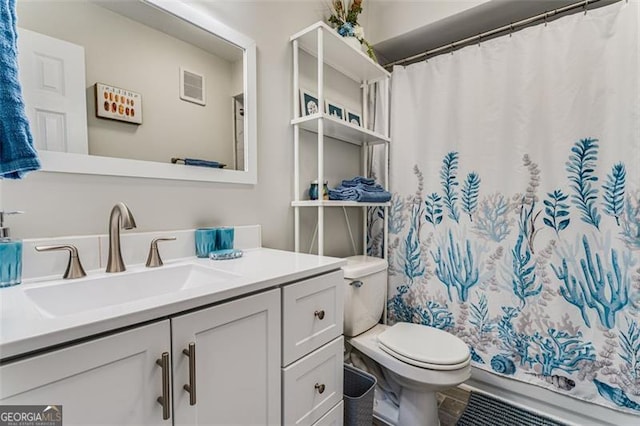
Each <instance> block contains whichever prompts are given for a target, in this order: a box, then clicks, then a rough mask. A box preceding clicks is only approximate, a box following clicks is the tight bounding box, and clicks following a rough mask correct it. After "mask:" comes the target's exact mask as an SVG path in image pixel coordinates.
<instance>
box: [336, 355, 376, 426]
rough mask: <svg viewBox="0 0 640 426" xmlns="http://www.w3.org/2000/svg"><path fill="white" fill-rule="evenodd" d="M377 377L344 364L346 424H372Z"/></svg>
mask: <svg viewBox="0 0 640 426" xmlns="http://www.w3.org/2000/svg"><path fill="white" fill-rule="evenodd" d="M375 387H376V378H375V376H372V375H371V374H369V373H367V372H364V371H362V370H360V369H358V368H355V367H354V366H352V365H349V364H345V365H344V426H371V423H372V420H373V393H374V390H375Z"/></svg>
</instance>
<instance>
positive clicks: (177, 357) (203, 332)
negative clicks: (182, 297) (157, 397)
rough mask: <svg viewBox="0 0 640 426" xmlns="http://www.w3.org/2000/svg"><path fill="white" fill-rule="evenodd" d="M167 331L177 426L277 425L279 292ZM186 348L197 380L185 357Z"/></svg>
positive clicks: (189, 317)
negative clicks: (171, 354)
mask: <svg viewBox="0 0 640 426" xmlns="http://www.w3.org/2000/svg"><path fill="white" fill-rule="evenodd" d="M171 327H172V337H173V338H172V348H173V357H172V358H173V374H174V376H173V377H174V384H173V401H174V407H175V413H174V421H175V424H176V425H186V424H203V425H204V424H206V425H276V424H280V376H279V371H280V369H279V366H280V290H271V291H267V292H264V293H259V294H257V295H254V296H249V297H245V298H242V299H238V300H235V301H232V302H228V303H224V304H221V305H217V306H214V307H211V308H208V309H203V310H200V311H196V312H193V313H190V314H186V315H182V316H179V317H176V318H174V319H172V320H171ZM190 344H193V345H192V348H193V349H192V351H191V353H192V354H193V352H195V374H194V372H193V370H192V369H190V365H189V363H190V358H189V356H188V355H185V353H184V352H183V351H185V350H186V351H187V352H189V345H190ZM192 367H193V365H192ZM190 370H191V371H190ZM190 373H191V374H192V376H193V377H192V378H191V379H192V380H191V382H190ZM194 379H195V382H194ZM185 385H189V386H190V387H191V391H193V388H194V387H195V389H196V395H195V396H196V398H195V401H191V396H192V395H191V394H190V393H189V392H187V391H186V390H185V388H184V386H185ZM192 402H194V403H195V404H194V405H191V403H192Z"/></svg>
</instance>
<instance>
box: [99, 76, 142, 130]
mask: <svg viewBox="0 0 640 426" xmlns="http://www.w3.org/2000/svg"><path fill="white" fill-rule="evenodd" d="M95 96H96V117H98V118H106V119H109V120H116V121H124V122H126V123H131V124H142V95H140V93H136V92H134V91H131V90H128V89H122V88H120V87H115V86H109V85H108V84H103V83H96V84H95Z"/></svg>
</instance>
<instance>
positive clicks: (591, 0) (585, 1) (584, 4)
mask: <svg viewBox="0 0 640 426" xmlns="http://www.w3.org/2000/svg"><path fill="white" fill-rule="evenodd" d="M601 1H603V0H582V1H580V2H578V3H572V4H569V5H567V6H564V7H560V8H558V9H553V10H550V11H546V12H544V13H540V14H538V15H535V16H532V17H530V18H525V19H521V20H520V21H516V22H512V23H510V24H509V25H503V26H502V27H499V28H495V29H493V30H490V31H486V32H483V33H480V34H477V35H474V36H471V37H467V38H465V39H462V40H458V41H456V42H453V43H448V44H445V45H443V46H440V47H437V48H435V49H431V50H427V51H426V52H422V53H418V54H416V55H413V56H409V57H408V58H404V59H399V60H397V61H393V62H390V63H388V64H386V65H384V68H385V69H387V70H389V69H390V68H392V67H393V66H394V65H400V64H404V63H407V62H417V60H418V59H421V58H426V57H428V56H432V55H434V54H437V53H442V52H447V51H449V50H455V49H456V48H458V47H461V46H465V45H468V44H473V43H476V42H478V43H480V41H482V39H484V38H487V37H491V36H494V35H496V34H500V33H504V32H507V31H508V32H510V33H512V32H513V31H514V30H515V29H517V28H519V27H525V26H527V25H529V24H532V23H534V22H536V21H540V20H544V21H545V22H546V21H547V20H548V19H549V18H551V17H553V16H556V15H558V14H561V13H565V12H569V11H571V10H574V9H580V8H583V9H584V12H585V14H586V13H587V10H588V7H589V5H592V4H595V3H599V2H601ZM618 1H621V0H614V1H613V3H616V2H618ZM626 1H627V2H628V1H629V0H626Z"/></svg>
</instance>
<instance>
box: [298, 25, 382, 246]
mask: <svg viewBox="0 0 640 426" xmlns="http://www.w3.org/2000/svg"><path fill="white" fill-rule="evenodd" d="M291 42H292V45H293V111H294V118H293V119H292V120H291V125H292V126H293V144H294V190H293V193H294V199H293V201H292V202H291V206H292V207H294V209H295V212H294V223H295V251H296V252H299V251H300V209H301V208H316V209H317V210H318V254H319V255H321V256H322V255H323V254H324V209H325V208H333V207H358V208H361V209H362V214H363V246H362V247H363V248H362V250H363V254H366V250H367V241H366V238H367V237H366V236H367V232H366V231H367V207H375V206H377V207H384V209H385V214H384V230H385V232H384V246H385V247H387V239H388V236H387V232H386V229H387V220H388V206H389V204H390V203H361V202H356V201H323V200H302V199H300V196H301V191H300V131H301V130H302V131H306V132H312V133H315V134H317V145H318V146H317V149H318V154H317V157H318V182H319V185H318V189H319V193H320V194H322V182H324V139H325V137H330V138H333V139H336V140H339V141H343V142H346V143H350V144H354V145H359V146H360V147H361V151H362V165H361V172H362V175H363V176H367V175H368V172H369V170H368V169H367V168H368V166H367V164H368V161H367V160H368V152H369V150H368V149H367V148H369V147H370V146H372V145H378V144H382V145H384V152H385V161H384V163H385V168H384V176H383V179H382V185H383V186H384V187H385V188H387V189H388V188H389V186H388V183H389V182H388V180H389V166H388V159H389V143H390V142H391V139H390V138H389V135H388V134H380V133H377V132H374V131H371V130H368V129H367V127H368V123H369V111H368V110H367V109H368V108H367V96H368V93H367V91H368V89H369V85H370V84H371V83H374V82H377V81H381V80H387V81H388V80H389V79H390V78H391V74H389V72H387V71H386V70H385V69H384V68H382V67H381V66H380V65H378V64H377V63H375V62H374V61H372V60H371V59H370V58H369V57H368V56H367V55H365V54H364V53H363V52H362V51H360V50H356V49H354V48H353V47H352V46H351V45H349V44H348V43H347V42H346V41H345V40H344V39H343V37H341V36H340V35H339V34H337V32H336V31H335V30H334V29H332V28H331V27H329V26H328V25H327V24H325V23H324V22H317V23H315V24H313V25H311V26H310V27H308V28H305V29H304V30H302V31H300V32H299V33H297V34H294V35H293V36H291ZM300 49H302V50H304V51H305V52H307V53H308V54H309V55H311V56H313V57H315V58H316V59H317V74H318V76H317V78H318V80H317V95H318V104H319V105H324V101H325V96H324V65H328V66H330V67H332V68H333V69H335V70H336V71H338V72H339V73H341V74H343V75H345V76H347V77H348V78H350V79H352V80H354V81H355V82H357V83H358V84H359V85H360V87H361V93H362V95H361V101H362V102H361V103H362V116H361V118H362V126H357V125H353V124H351V123H348V122H347V121H344V120H340V119H337V118H335V117H331V116H329V115H328V114H326V113H317V114H312V115H308V116H301V113H300V103H299V92H300V83H299V72H300V69H299V58H300V56H299V54H300ZM387 87H388V86H387ZM387 99H388V97H387ZM387 106H388V105H387ZM322 109H323V108H322ZM387 110H388V108H387Z"/></svg>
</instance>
